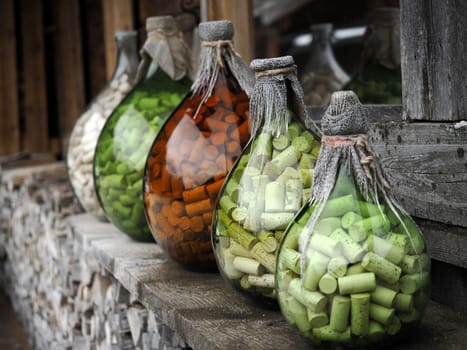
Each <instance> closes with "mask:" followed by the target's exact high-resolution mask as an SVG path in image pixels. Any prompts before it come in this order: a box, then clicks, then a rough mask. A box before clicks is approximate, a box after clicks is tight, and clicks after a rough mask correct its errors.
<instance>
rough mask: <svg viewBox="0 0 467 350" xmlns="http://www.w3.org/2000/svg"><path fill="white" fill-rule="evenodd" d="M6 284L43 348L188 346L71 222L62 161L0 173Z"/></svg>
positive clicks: (0, 277) (0, 267)
mask: <svg viewBox="0 0 467 350" xmlns="http://www.w3.org/2000/svg"><path fill="white" fill-rule="evenodd" d="M0 175H2V176H0V181H1V183H0V202H1V203H2V205H1V206H0V287H1V288H2V289H4V290H5V291H6V292H7V294H8V295H9V297H10V299H11V301H12V304H13V307H14V309H15V311H16V312H17V314H18V316H19V317H20V319H21V321H22V323H23V325H24V326H25V328H26V331H27V333H28V335H29V339H30V343H31V344H32V346H33V348H35V349H80V350H81V349H83V350H84V349H186V348H187V346H186V344H185V343H184V341H183V340H182V339H181V338H180V337H178V336H177V335H176V334H174V333H173V332H172V331H171V329H170V328H168V327H167V326H166V325H164V324H163V323H162V322H161V321H159V320H157V319H156V316H155V314H154V313H153V312H152V311H150V310H148V309H146V308H145V307H144V306H143V305H141V303H139V302H138V301H137V300H135V298H133V297H132V296H131V295H130V294H129V293H128V291H127V290H126V289H125V288H124V287H122V285H121V284H120V283H119V281H118V280H117V279H115V278H114V277H113V276H112V275H111V274H109V273H108V272H107V271H106V270H105V269H103V268H102V267H101V266H100V265H99V263H98V261H97V260H96V258H95V257H94V256H93V255H92V251H90V250H89V251H87V250H86V247H83V246H82V244H81V243H82V240H80V239H79V237H76V236H75V235H76V234H75V233H74V232H73V230H70V229H69V227H68V218H69V217H70V215H73V214H77V213H80V212H81V208H80V207H79V205H78V202H77V201H76V200H75V198H74V195H73V192H72V189H71V186H70V185H69V183H68V178H67V174H66V167H65V166H64V164H62V163H54V164H50V165H47V166H41V167H32V168H26V169H15V170H8V171H4V172H3V174H0Z"/></svg>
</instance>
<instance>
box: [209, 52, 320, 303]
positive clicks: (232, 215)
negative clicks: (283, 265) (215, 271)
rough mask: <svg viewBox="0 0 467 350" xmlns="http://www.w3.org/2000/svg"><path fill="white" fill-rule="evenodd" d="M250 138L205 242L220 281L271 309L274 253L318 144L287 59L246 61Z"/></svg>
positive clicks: (302, 193) (301, 196)
mask: <svg viewBox="0 0 467 350" xmlns="http://www.w3.org/2000/svg"><path fill="white" fill-rule="evenodd" d="M251 67H252V68H253V70H254V71H255V73H256V76H257V81H256V85H255V88H254V90H253V93H252V98H251V101H250V111H251V119H250V120H251V123H252V126H253V130H252V135H253V136H252V138H251V141H250V142H249V143H248V145H247V146H246V147H245V149H244V150H243V152H242V155H241V156H240V158H239V160H238V161H237V163H236V164H235V166H234V168H233V169H232V171H231V172H230V174H229V176H228V178H227V180H226V182H225V185H224V187H223V188H222V190H221V192H220V194H219V200H218V202H217V205H216V208H215V211H214V220H213V230H212V242H213V246H214V253H215V256H216V261H217V265H218V268H219V270H220V272H221V275H222V276H223V277H224V279H226V280H227V281H228V282H229V283H230V284H231V285H233V286H234V287H235V288H237V289H239V290H240V291H242V292H244V293H246V294H247V295H249V296H252V297H253V298H254V299H256V300H258V301H261V302H264V304H265V305H268V304H269V305H275V306H277V302H276V300H275V298H276V294H275V290H274V271H275V262H276V252H277V249H278V248H279V242H280V240H281V238H282V234H283V233H284V230H285V228H286V227H287V225H288V224H289V222H290V221H292V219H293V217H294V215H295V214H296V213H297V211H298V210H299V209H300V208H301V207H302V205H303V204H304V203H305V201H306V199H307V198H308V196H309V194H310V191H311V185H312V184H311V179H312V175H313V168H314V164H315V161H316V158H317V156H318V153H319V149H320V143H319V137H318V136H317V134H316V133H314V132H312V131H310V130H308V129H307V127H306V126H305V122H306V118H307V115H306V109H305V105H304V103H303V95H302V91H301V87H300V84H299V82H298V79H297V76H296V67H295V65H294V60H293V58H292V57H291V56H284V57H277V58H271V59H264V60H253V61H252V63H251Z"/></svg>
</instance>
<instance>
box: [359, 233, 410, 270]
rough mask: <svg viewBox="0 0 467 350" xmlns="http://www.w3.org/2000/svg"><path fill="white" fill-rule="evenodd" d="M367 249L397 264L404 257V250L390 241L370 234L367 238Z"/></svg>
mask: <svg viewBox="0 0 467 350" xmlns="http://www.w3.org/2000/svg"><path fill="white" fill-rule="evenodd" d="M367 244H368V250H369V251H370V252H373V253H375V254H377V255H379V256H380V257H382V258H384V259H386V260H388V261H390V262H392V263H394V264H396V265H398V264H399V263H400V262H401V261H402V259H403V258H404V256H405V254H404V250H403V249H402V248H401V247H400V246H398V245H396V244H392V243H391V242H389V241H387V240H385V239H383V238H380V237H378V236H374V235H371V236H370V237H368V240H367Z"/></svg>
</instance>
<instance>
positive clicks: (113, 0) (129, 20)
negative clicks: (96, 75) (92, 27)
mask: <svg viewBox="0 0 467 350" xmlns="http://www.w3.org/2000/svg"><path fill="white" fill-rule="evenodd" d="M102 5H103V15H104V43H105V60H106V64H105V67H106V73H107V79H110V77H111V76H112V73H113V71H114V69H115V64H116V62H117V47H116V44H115V32H117V31H119V30H133V29H134V20H133V18H134V13H133V1H132V0H103V2H102Z"/></svg>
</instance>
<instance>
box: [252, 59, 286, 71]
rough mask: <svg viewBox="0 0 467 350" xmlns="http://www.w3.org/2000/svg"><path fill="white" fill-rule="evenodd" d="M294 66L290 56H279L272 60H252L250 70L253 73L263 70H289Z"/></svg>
mask: <svg viewBox="0 0 467 350" xmlns="http://www.w3.org/2000/svg"><path fill="white" fill-rule="evenodd" d="M294 64H295V61H294V59H293V57H292V56H281V57H274V58H262V59H254V60H253V61H251V63H250V68H251V69H252V70H254V71H255V72H261V71H265V70H272V69H281V68H289V67H292V66H293V65H294Z"/></svg>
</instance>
